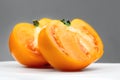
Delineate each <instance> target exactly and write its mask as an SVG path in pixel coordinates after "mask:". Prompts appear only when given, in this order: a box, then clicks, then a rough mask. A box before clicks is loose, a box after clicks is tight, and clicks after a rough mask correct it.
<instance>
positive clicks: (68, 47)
mask: <svg viewBox="0 0 120 80" xmlns="http://www.w3.org/2000/svg"><path fill="white" fill-rule="evenodd" d="M52 33H53V37H54V39H55V42H56V43H57V45H58V46H59V48H60V49H61V50H62V51H63V52H64V53H65V54H66V55H69V56H72V57H75V58H80V56H81V54H79V53H84V54H85V55H88V56H89V53H90V51H95V49H97V45H96V44H95V38H94V36H92V35H91V34H90V32H89V31H86V30H84V29H83V28H81V29H76V28H74V27H71V26H69V27H61V26H60V27H57V28H56V27H54V29H52ZM85 55H83V56H84V57H85Z"/></svg>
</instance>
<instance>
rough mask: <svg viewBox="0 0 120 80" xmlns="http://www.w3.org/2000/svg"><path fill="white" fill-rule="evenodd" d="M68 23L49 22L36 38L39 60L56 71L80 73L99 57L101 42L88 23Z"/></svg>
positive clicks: (77, 21)
mask: <svg viewBox="0 0 120 80" xmlns="http://www.w3.org/2000/svg"><path fill="white" fill-rule="evenodd" d="M68 22H69V21H68ZM70 23H71V24H70V25H69V26H66V25H65V24H66V23H63V22H61V21H60V20H53V21H51V22H50V23H49V24H48V25H47V27H46V28H44V29H43V30H42V31H41V32H40V34H39V37H38V47H39V49H40V51H41V52H42V55H43V57H44V58H45V59H46V60H47V61H48V62H49V64H51V65H52V66H53V67H54V68H55V69H58V70H63V71H75V70H81V69H83V68H85V67H87V66H88V65H89V64H91V63H92V62H94V61H96V60H98V59H99V58H100V57H101V56H102V55H103V43H102V40H101V38H100V36H99V35H98V33H97V32H96V31H95V30H94V29H93V28H92V27H91V26H90V25H89V24H88V23H86V22H85V21H83V20H81V19H74V20H72V21H71V22H70Z"/></svg>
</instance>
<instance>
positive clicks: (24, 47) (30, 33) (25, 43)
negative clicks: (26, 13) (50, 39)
mask: <svg viewBox="0 0 120 80" xmlns="http://www.w3.org/2000/svg"><path fill="white" fill-rule="evenodd" d="M39 31H40V30H39ZM36 35H38V32H36V28H35V26H33V25H32V24H29V23H19V24H17V25H16V26H15V27H14V29H13V31H12V32H11V34H10V37H9V47H10V52H11V53H12V55H13V57H14V58H15V59H16V60H17V61H18V62H20V63H21V64H23V65H26V66H30V67H41V66H43V65H45V64H47V61H46V60H45V59H44V58H43V57H42V55H41V52H40V50H39V49H38V45H37V44H38V43H36V41H35V40H37V39H36V38H37V37H36Z"/></svg>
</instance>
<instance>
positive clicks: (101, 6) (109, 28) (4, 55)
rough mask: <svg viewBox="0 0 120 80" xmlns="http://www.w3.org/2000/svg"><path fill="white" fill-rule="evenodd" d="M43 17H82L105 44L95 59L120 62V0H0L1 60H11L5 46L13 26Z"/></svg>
mask: <svg viewBox="0 0 120 80" xmlns="http://www.w3.org/2000/svg"><path fill="white" fill-rule="evenodd" d="M42 17H49V18H55V19H56V18H57V19H63V18H65V19H73V18H76V17H79V18H82V19H83V20H85V21H87V22H88V23H90V24H91V25H92V26H93V27H94V28H95V29H96V30H97V32H98V33H99V35H100V36H101V38H102V40H103V43H104V45H105V48H104V55H103V57H102V58H101V59H100V60H99V61H98V62H120V37H119V36H120V35H119V34H120V31H119V30H120V0H0V61H4V60H5V61H7V60H14V59H13V58H12V57H11V54H10V52H9V48H8V38H9V33H10V31H11V30H12V28H13V26H14V25H15V24H16V23H18V22H32V20H34V19H39V18H42Z"/></svg>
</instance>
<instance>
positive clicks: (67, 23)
mask: <svg viewBox="0 0 120 80" xmlns="http://www.w3.org/2000/svg"><path fill="white" fill-rule="evenodd" d="M60 21H61V22H62V23H64V24H65V25H67V26H70V25H71V23H70V21H69V20H67V21H66V20H65V19H62V20H60Z"/></svg>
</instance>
